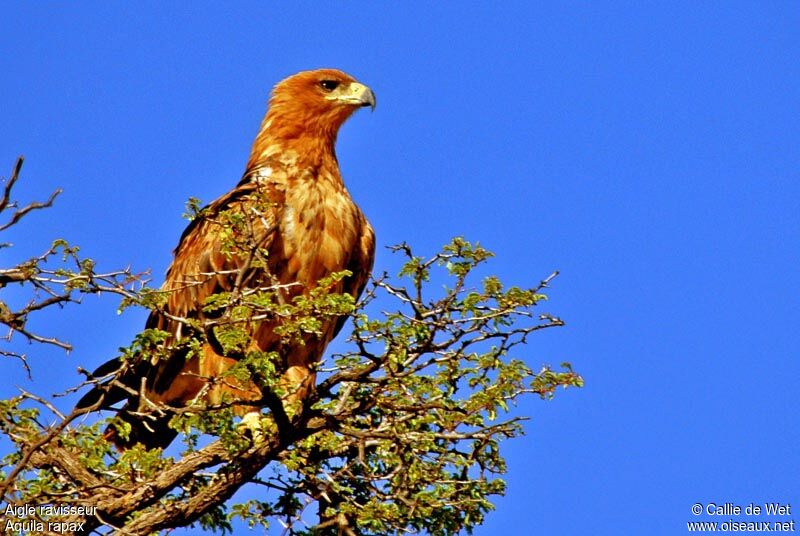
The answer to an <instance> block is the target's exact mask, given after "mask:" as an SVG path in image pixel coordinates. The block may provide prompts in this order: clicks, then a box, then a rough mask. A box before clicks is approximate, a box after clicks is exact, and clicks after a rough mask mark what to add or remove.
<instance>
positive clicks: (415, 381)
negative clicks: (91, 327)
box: [0, 159, 582, 535]
mask: <svg viewBox="0 0 800 536" xmlns="http://www.w3.org/2000/svg"><path fill="white" fill-rule="evenodd" d="M21 165H22V160H21V159H20V160H19V161H18V162H17V165H16V166H15V168H14V170H13V172H12V174H11V176H10V178H9V179H8V180H7V181H6V183H5V186H4V189H3V194H2V199H0V222H2V221H5V223H0V231H4V230H6V229H8V228H10V227H12V226H14V225H17V224H18V223H19V222H20V221H21V220H22V219H23V218H24V217H25V216H27V215H28V214H29V213H31V212H33V211H36V210H39V209H45V208H47V207H49V206H50V205H52V203H53V201H54V200H55V198H56V196H57V195H58V192H55V193H54V194H53V195H52V196H51V197H50V198H49V199H48V200H47V201H46V202H42V203H37V202H33V203H29V204H27V205H24V206H21V205H20V204H18V203H16V202H15V201H14V200H13V196H12V190H13V187H14V184H15V183H16V181H17V180H18V178H19V172H20V168H21ZM190 206H191V207H192V210H190V213H192V214H195V215H196V212H197V210H196V207H197V206H198V205H197V204H196V203H194V202H190ZM225 225H227V226H229V228H230V229H231V236H232V237H234V236H235V237H240V238H239V239H238V240H241V237H242V236H245V237H246V236H247V235H246V233H244V234H243V230H246V229H247V228H248V226H249V223H248V222H242V221H241V220H238V219H237V218H235V217H230V218H228V221H225ZM245 241H246V240H245ZM241 246H242V244H241V243H239V244H238V245H237V244H236V243H231V247H232V248H235V247H241ZM0 247H10V246H9V245H8V244H3V245H1V246H0ZM391 249H392V251H394V252H395V253H396V254H397V255H400V256H402V258H403V259H404V264H403V267H402V269H401V270H400V272H399V274H398V275H397V276H396V277H390V276H389V275H387V274H385V273H384V274H378V275H377V276H376V277H374V279H373V280H372V282H371V283H370V285H369V287H368V289H367V291H366V292H365V293H364V296H363V297H362V298H361V300H360V301H359V302H358V303H354V302H353V300H352V298H351V297H349V296H346V295H339V294H334V293H331V292H330V291H329V290H328V289H329V288H330V287H331V286H333V285H332V283H333V282H335V281H336V280H337V279H338V278H341V277H345V276H346V275H347V273H346V272H345V273H339V274H333V275H332V276H331V277H330V278H328V279H327V280H323V281H321V282H320V284H319V285H318V286H317V287H316V288H315V289H314V290H313V291H311V292H309V293H308V294H307V295H305V296H301V297H298V298H296V299H295V300H294V301H293V302H292V303H284V302H282V301H281V300H280V299H279V296H280V293H279V292H278V291H277V290H278V289H276V288H275V287H261V288H256V289H252V288H249V289H236V290H235V291H234V292H230V293H225V294H220V295H216V296H213V297H212V298H211V299H209V300H208V302H207V303H206V307H207V308H208V310H214V311H216V312H217V313H218V314H214V315H210V316H211V317H212V318H213V320H210V321H206V322H205V323H203V324H200V323H198V321H196V320H192V319H183V321H185V322H186V323H187V324H188V325H189V326H190V327H191V328H192V329H191V330H188V331H190V332H191V333H192V336H191V337H188V338H186V339H184V340H182V341H181V342H180V343H179V344H181V345H185V346H186V349H187V350H188V351H187V354H188V355H190V356H191V355H192V352H193V351H196V350H197V349H198V348H199V347H200V346H201V345H202V344H203V342H204V340H205V339H204V337H205V335H204V333H207V332H208V331H209V330H214V334H215V337H216V338H217V339H218V340H219V341H221V342H222V343H223V345H224V346H225V347H226V349H228V350H231V351H233V350H236V351H238V352H239V354H238V355H240V356H241V357H242V358H241V360H240V361H239V363H238V364H237V366H235V367H233V368H232V369H231V370H230V371H228V373H227V374H228V375H231V376H233V377H235V378H236V379H237V380H245V381H252V382H255V383H256V384H257V385H258V386H259V388H260V389H261V391H262V393H263V396H262V398H261V399H260V400H256V401H247V402H242V401H236V400H223V401H222V402H221V403H218V404H215V405H211V404H208V403H206V402H203V401H202V400H198V401H196V402H195V403H193V404H191V405H189V406H186V407H167V406H164V405H158V406H156V405H154V407H153V408H152V412H158V413H159V414H161V415H163V414H167V415H170V416H171V421H170V425H171V426H172V427H174V428H175V429H176V430H179V431H180V432H181V436H180V437H181V439H182V443H181V445H180V447H172V448H170V449H168V450H167V452H166V453H165V452H162V451H161V450H160V449H157V450H149V451H148V450H144V449H142V448H140V447H138V446H137V447H134V448H131V449H129V450H126V451H123V452H119V451H116V450H115V449H114V448H113V447H112V446H110V445H109V443H108V442H107V441H106V440H105V439H104V437H103V432H102V430H103V428H104V427H105V426H106V425H107V424H108V423H109V422H113V423H115V426H116V429H117V430H120V431H121V433H123V434H124V433H125V423H124V422H122V421H120V420H118V419H116V418H115V417H114V416H113V415H111V416H108V417H106V418H102V419H98V420H97V421H96V422H93V423H91V424H85V420H86V419H85V415H86V414H87V413H91V412H94V411H96V410H97V409H98V408H100V407H101V405H102V397H101V399H100V400H98V401H97V402H96V403H95V404H93V405H92V406H91V407H88V408H85V409H77V410H72V411H64V410H63V408H59V407H57V405H56V404H55V403H54V401H53V400H52V398H51V395H52V393H40V394H34V393H31V392H28V391H20V392H19V394H18V395H17V396H15V397H13V398H11V399H8V400H2V401H0V432H2V434H3V435H4V436H5V438H6V439H7V440H10V442H11V443H12V444H13V445H14V449H13V450H12V451H11V452H8V453H6V455H5V456H4V458H3V459H2V462H0V496H2V502H3V504H2V505H0V506H1V507H2V508H0V520H2V524H3V528H4V529H5V530H6V531H8V530H9V529H10V530H11V531H15V530H16V531H20V530H27V531H30V532H35V533H41V534H49V533H52V534H56V533H57V534H65V533H74V534H89V533H95V534H108V533H118V534H130V535H149V534H154V533H159V532H160V531H162V530H166V529H170V528H175V527H182V526H187V525H191V524H197V525H200V526H201V527H203V528H205V529H208V530H212V531H218V532H223V533H225V532H232V530H233V529H232V526H231V521H232V520H233V519H234V518H241V519H242V520H244V521H245V522H246V523H248V524H249V525H250V526H251V527H254V526H257V525H260V526H264V527H267V526H269V524H270V523H275V522H279V523H281V524H282V525H283V527H284V531H283V533H284V534H291V535H310V534H321V535H324V534H346V535H382V534H395V533H404V532H412V533H415V532H422V533H429V534H434V535H449V534H458V533H462V532H466V533H469V532H471V530H472V529H473V528H474V527H476V526H478V525H479V524H481V523H482V522H483V520H484V516H485V515H486V513H487V512H488V511H490V510H491V509H492V508H493V507H492V502H491V500H492V498H493V497H494V496H498V495H501V494H503V493H504V490H505V484H504V482H503V480H502V478H501V476H502V474H503V473H504V472H505V471H506V465H505V462H504V458H503V455H502V451H501V446H502V441H503V440H505V439H510V438H514V437H516V436H518V435H520V434H521V433H522V421H523V418H522V417H519V416H510V415H509V404H513V403H514V402H515V401H516V400H517V399H518V398H519V397H521V396H525V395H534V396H539V397H541V398H543V399H549V398H552V397H553V395H554V393H555V392H556V389H557V387H559V386H562V387H569V386H581V385H582V379H581V377H580V376H579V375H578V374H576V373H575V372H573V371H572V369H571V367H570V365H569V364H567V363H562V365H561V367H560V368H559V369H553V368H551V367H550V366H547V365H545V366H542V367H541V368H539V369H538V370H536V371H534V370H532V369H531V368H530V366H529V365H527V364H526V362H525V360H524V359H522V355H523V354H524V351H525V350H526V344H527V343H528V342H529V337H530V336H531V335H532V334H533V333H534V332H536V331H539V330H542V329H546V328H550V327H555V326H561V325H563V322H562V321H561V320H560V319H558V318H557V317H555V316H552V315H550V314H547V313H541V312H538V307H539V305H540V303H541V302H542V301H543V300H545V295H544V294H543V291H544V290H545V288H546V287H547V285H548V283H550V281H551V280H552V279H553V277H555V274H552V275H550V276H549V277H547V278H545V279H544V280H542V281H541V282H539V283H538V284H535V285H533V286H532V287H531V288H519V287H505V286H504V285H503V284H502V283H501V281H500V280H499V279H498V278H496V277H493V276H489V277H484V278H483V279H481V280H477V276H476V275H475V268H476V267H477V266H479V265H481V264H483V263H485V262H487V261H488V260H489V259H490V258H491V257H492V254H491V253H490V252H489V251H487V250H485V249H483V248H482V247H481V246H480V245H478V244H471V243H469V242H467V241H466V240H464V239H461V238H456V239H453V240H452V241H451V242H450V243H449V244H447V245H446V246H444V247H443V248H442V250H441V251H440V252H439V253H437V254H435V255H433V256H431V257H428V258H424V257H420V256H417V255H415V254H414V253H413V252H412V249H411V247H410V246H409V245H407V244H401V245H399V246H395V247H393V248H391ZM256 260H257V259H256ZM54 263H55V264H56V266H53V264H54ZM145 275H146V274H137V273H134V272H132V271H131V270H129V269H127V270H120V271H112V272H106V273H101V272H98V271H97V270H96V264H95V262H94V261H92V260H91V259H88V258H84V257H82V256H81V255H80V254H79V251H78V249H77V248H75V247H72V246H70V245H69V244H68V243H67V242H66V241H64V240H56V241H55V242H53V244H52V245H51V246H50V247H49V248H46V249H45V250H44V252H43V253H42V254H41V255H40V256H37V257H34V258H32V259H29V260H28V261H26V262H22V263H19V264H17V265H15V266H12V267H9V268H2V269H0V288H3V287H5V286H6V285H9V284H16V285H20V288H21V290H23V291H27V292H28V293H29V299H28V300H27V301H25V304H24V305H23V306H20V307H18V308H16V309H15V308H13V307H11V306H9V305H8V304H6V303H4V302H3V301H0V322H2V324H3V325H5V327H6V328H7V329H8V332H7V335H6V337H5V340H6V341H8V340H10V339H11V338H12V337H23V338H26V339H28V340H29V341H31V342H34V343H38V344H51V345H56V346H59V347H61V348H64V349H69V345H68V344H67V343H66V342H64V341H61V340H59V339H57V338H54V337H52V336H49V335H48V334H43V333H35V332H33V331H32V330H31V329H29V328H28V319H29V318H30V316H31V315H34V314H36V313H38V312H40V311H42V310H44V309H47V308H51V307H55V306H58V305H64V304H69V303H77V302H79V301H80V298H81V296H83V295H85V294H115V295H118V296H120V297H121V299H122V303H121V308H125V307H130V306H136V307H146V308H149V309H151V310H156V309H158V308H159V307H160V306H161V304H163V303H164V300H165V296H164V295H163V293H162V292H160V291H158V290H157V289H154V288H151V287H150V286H148V284H147V280H146V277H145ZM441 281H446V283H445V284H444V286H441V285H440V284H439V283H440V282H441ZM434 282H435V283H434ZM342 315H346V316H348V317H349V321H350V322H349V325H350V330H349V338H348V343H349V344H348V347H347V350H346V351H344V352H342V353H340V354H335V355H329V356H326V357H325V358H324V359H323V360H322V361H321V362H320V364H319V366H318V371H317V378H318V383H317V386H316V388H315V389H314V390H313V392H312V393H311V394H310V395H309V396H308V397H306V398H305V399H304V400H302V401H301V402H300V403H298V404H293V405H292V404H284V403H282V402H281V401H282V400H284V399H285V398H286V393H285V392H284V391H285V386H283V385H282V383H281V381H280V374H279V371H278V370H277V368H278V367H277V365H276V363H278V362H279V359H278V358H279V356H276V355H271V354H265V353H263V352H254V351H249V350H247V349H246V341H245V340H243V339H244V337H245V334H246V331H245V329H244V327H243V326H245V325H246V324H247V323H248V322H252V321H258V320H261V319H265V318H276V317H278V318H280V319H281V330H282V336H283V337H285V338H286V339H287V340H300V339H302V338H303V337H309V336H313V335H314V334H315V332H316V330H318V328H319V326H320V321H321V319H325V318H330V317H334V316H342ZM209 322H211V323H213V325H212V324H209ZM165 335H166V334H165V333H163V332H159V331H157V330H145V331H144V332H142V333H140V334H138V335H137V336H136V337H135V338H134V340H133V342H132V343H131V344H130V345H129V346H128V347H126V348H123V349H121V355H122V357H123V362H124V363H125V366H126V367H135V366H136V365H137V364H138V363H142V362H143V361H145V360H150V359H151V358H153V356H158V355H162V354H163V353H164V352H167V351H174V350H175V348H164V340H165ZM0 355H2V356H5V357H6V358H17V359H19V360H20V362H21V366H23V367H25V368H26V369H29V367H36V366H40V364H39V363H36V362H35V361H34V360H32V359H29V358H27V357H26V356H25V355H22V354H21V353H19V352H15V351H13V350H10V349H7V348H3V347H0ZM79 372H81V373H82V374H83V375H84V380H83V381H82V382H80V384H79V385H76V386H75V388H74V389H70V391H69V392H73V391H78V390H81V389H84V388H87V387H88V386H96V385H98V384H100V385H105V386H111V385H114V382H115V379H116V377H115V376H113V375H111V376H108V377H100V378H96V377H93V376H92V375H91V374H89V373H87V372H86V371H84V370H83V369H79ZM223 381H224V378H223ZM242 404H246V405H248V406H250V409H252V407H253V406H255V407H256V408H258V409H259V410H260V411H261V415H262V419H261V423H260V427H259V428H258V429H256V430H254V429H252V428H251V427H246V426H242V425H241V423H239V420H238V418H237V417H236V416H235V415H236V412H235V409H236V407H237V405H242ZM140 417H141V418H142V419H146V418H148V415H147V414H142V415H141V416H140ZM243 486H251V487H252V488H254V491H251V493H250V494H249V495H250V496H257V497H258V499H252V500H236V498H234V497H233V496H234V494H235V493H236V492H237V491H238V490H239V489H241V488H242V487H243ZM30 505H34V506H35V508H34V509H33V510H31V509H30V508H26V507H28V506H30ZM15 523H16V524H15ZM25 523H27V525H24V524H25Z"/></svg>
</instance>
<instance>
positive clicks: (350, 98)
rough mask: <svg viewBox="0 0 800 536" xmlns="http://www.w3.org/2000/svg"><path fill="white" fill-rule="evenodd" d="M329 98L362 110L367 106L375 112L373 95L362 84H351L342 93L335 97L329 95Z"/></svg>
mask: <svg viewBox="0 0 800 536" xmlns="http://www.w3.org/2000/svg"><path fill="white" fill-rule="evenodd" d="M329 98H331V99H334V100H337V101H339V102H343V103H345V104H351V105H355V106H360V107H362V108H363V107H365V106H369V107H370V108H372V110H373V111H374V110H375V104H376V101H375V93H373V92H372V90H371V89H370V88H368V87H367V86H365V85H364V84H359V83H358V82H353V83H351V84H350V85H349V86H348V87H347V88H346V89H345V90H344V91H342V92H341V93H339V94H338V95H335V96H334V95H331V97H329Z"/></svg>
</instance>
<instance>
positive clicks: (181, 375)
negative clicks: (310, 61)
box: [78, 69, 375, 448]
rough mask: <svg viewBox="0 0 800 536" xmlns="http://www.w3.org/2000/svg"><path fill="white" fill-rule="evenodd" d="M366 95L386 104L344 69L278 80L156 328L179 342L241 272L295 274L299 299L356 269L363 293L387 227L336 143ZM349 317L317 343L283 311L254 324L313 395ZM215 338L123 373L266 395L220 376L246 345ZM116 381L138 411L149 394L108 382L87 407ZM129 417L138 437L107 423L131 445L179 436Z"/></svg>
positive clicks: (116, 395)
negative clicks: (240, 236) (242, 226)
mask: <svg viewBox="0 0 800 536" xmlns="http://www.w3.org/2000/svg"><path fill="white" fill-rule="evenodd" d="M362 106H372V107H374V106H375V97H374V94H373V93H372V91H371V90H370V89H369V88H367V87H366V86H363V85H361V84H359V83H358V82H356V81H355V80H354V79H353V78H352V77H350V76H349V75H347V74H345V73H343V72H341V71H338V70H334V69H321V70H316V71H305V72H301V73H298V74H296V75H294V76H291V77H289V78H287V79H285V80H283V81H282V82H280V83H278V84H277V85H276V86H275V88H274V90H273V92H272V95H271V98H270V101H269V108H268V111H267V114H266V116H265V117H264V120H263V122H262V124H261V129H260V130H259V133H258V135H257V136H256V140H255V143H254V144H253V149H252V152H251V154H250V159H249V161H248V163H247V168H246V170H245V173H244V176H243V178H242V179H241V181H240V182H239V184H238V185H237V186H236V188H234V189H233V190H231V191H230V192H228V193H227V194H225V195H223V196H222V197H220V198H219V199H217V200H216V201H214V202H212V203H211V204H209V205H208V206H207V207H206V208H205V209H204V210H203V211H202V212H201V215H200V216H199V217H197V218H196V219H195V220H193V221H192V223H190V224H189V226H188V227H187V228H186V230H185V231H184V232H183V235H182V236H181V239H180V242H179V243H178V246H177V248H176V249H175V258H174V260H173V262H172V265H171V266H170V267H169V270H168V271H167V276H166V281H165V283H164V286H163V289H164V290H166V291H168V292H169V294H168V300H167V303H166V306H165V307H164V310H163V312H158V311H157V312H154V313H152V314H151V316H150V318H149V319H148V322H147V327H148V328H158V329H161V330H164V331H166V332H168V333H169V334H170V337H169V340H168V341H167V345H168V346H167V347H170V346H172V345H174V344H175V343H176V342H178V341H179V340H180V339H181V338H182V337H185V336H186V334H187V333H188V331H189V329H190V328H189V327H188V326H187V324H185V323H183V322H180V321H179V320H178V319H180V318H188V319H197V320H207V316H208V314H206V313H204V312H203V306H204V304H205V301H206V298H208V297H209V296H212V295H213V294H216V293H220V292H229V291H232V290H234V288H235V287H236V286H237V283H238V285H239V286H240V287H241V288H256V287H262V286H265V285H270V284H276V283H277V284H281V285H288V286H286V287H284V289H283V290H282V291H281V295H282V299H285V300H286V301H287V302H290V301H291V299H292V298H293V297H294V296H297V295H298V294H300V293H306V292H308V291H309V290H310V289H312V288H314V286H315V285H316V284H317V282H318V281H319V280H320V279H321V278H323V277H326V276H328V275H330V274H331V273H333V272H339V271H342V270H350V271H351V272H352V274H353V275H352V276H350V277H346V278H345V279H343V280H342V281H340V282H339V283H338V284H337V285H336V286H335V287H334V288H333V289H332V290H333V291H334V292H342V293H349V294H351V295H352V296H354V297H356V298H357V297H358V296H359V294H360V293H361V292H362V290H363V289H364V286H365V285H366V282H367V279H368V277H369V273H370V270H371V268H372V262H373V258H374V250H375V236H374V233H373V231H372V228H371V227H370V225H369V223H368V222H367V220H366V219H365V217H364V215H363V214H362V213H361V210H359V208H358V207H357V206H356V205H355V203H354V202H353V200H352V199H351V198H350V194H349V193H348V192H347V189H346V188H345V186H344V183H343V182H342V178H341V176H340V173H339V166H338V163H337V160H336V154H335V152H334V144H335V142H336V135H337V132H338V130H339V127H340V126H341V125H342V124H343V123H344V122H345V121H346V120H347V118H348V117H350V115H352V114H353V112H354V111H356V110H357V109H358V108H359V107H362ZM225 214H228V215H231V214H232V215H234V216H235V215H241V216H242V217H243V218H244V219H245V220H246V221H248V222H250V223H248V224H247V225H248V226H249V228H250V232H249V233H248V234H249V236H248V244H250V245H253V246H257V247H259V248H260V249H261V251H265V252H266V253H267V255H268V257H267V262H266V264H267V267H266V269H264V268H259V267H257V266H259V263H251V259H249V258H248V255H247V252H246V251H239V252H236V253H234V254H231V252H230V251H229V249H228V250H226V242H225V238H224V236H223V233H222V229H223V224H222V222H221V221H220V220H221V219H224V215H225ZM245 249H246V248H245ZM253 264H254V265H255V266H256V267H254V266H253ZM341 320H343V319H341V318H340V319H339V320H338V321H337V320H336V319H333V320H329V321H326V322H325V323H324V324H323V326H322V329H321V335H318V336H312V337H307V338H306V341H305V344H299V343H295V344H289V345H287V344H285V343H282V342H281V340H280V337H278V336H277V335H276V334H275V333H274V329H275V327H276V326H277V325H278V324H277V320H266V321H262V322H260V323H251V324H250V325H249V326H248V333H249V334H250V337H251V342H250V345H249V347H250V348H251V349H257V350H262V351H267V352H268V351H279V352H280V354H281V358H282V364H281V365H282V374H283V376H282V380H281V381H282V383H283V384H285V386H286V387H287V389H288V390H290V391H291V392H292V395H291V396H292V397H293V398H301V397H302V396H303V395H304V394H305V393H306V392H307V391H308V389H309V388H310V387H311V386H312V385H313V382H314V364H315V363H317V362H318V361H319V359H320V358H321V357H322V353H323V351H324V350H325V347H326V346H327V345H328V343H329V342H330V341H331V339H333V337H335V336H336V333H337V332H338V331H339V329H341V325H342V322H341ZM206 338H207V340H208V342H207V343H206V344H205V345H204V347H203V349H202V354H203V355H202V357H201V358H199V359H198V358H191V359H189V360H187V359H185V352H183V353H182V352H180V351H172V352H171V354H169V355H167V356H166V357H165V358H161V359H159V360H156V361H154V362H152V363H145V364H142V365H140V366H138V367H135V368H133V369H129V370H127V371H126V372H124V373H123V374H122V377H121V378H119V381H120V382H121V383H124V384H125V385H127V386H129V388H130V389H132V390H134V391H139V390H140V389H141V387H140V386H141V384H142V379H144V393H145V395H146V397H147V399H149V400H150V401H151V402H153V403H155V404H159V403H164V404H167V405H170V406H182V405H185V404H187V403H188V402H189V401H191V400H193V399H194V398H195V397H197V396H198V395H201V396H203V397H205V398H206V399H207V400H209V401H211V402H217V401H219V400H220V399H221V398H222V397H223V396H225V395H226V394H227V395H230V397H232V398H234V399H244V400H254V399H258V398H260V397H261V392H260V390H259V389H258V388H257V387H256V386H255V385H253V384H249V383H248V384H244V385H242V384H233V383H232V382H231V381H222V382H220V381H216V382H215V381H213V378H215V377H217V376H219V374H220V373H222V372H224V371H225V370H227V369H228V368H229V367H230V366H231V365H232V364H233V363H235V360H236V356H228V357H226V356H223V355H222V348H221V346H220V344H219V343H218V342H216V341H215V337H214V332H213V331H212V330H209V331H208V332H207V333H206ZM119 365H120V362H119V361H118V360H117V361H116V363H115V362H109V363H107V364H106V365H104V366H103V367H101V368H100V369H98V371H97V372H96V373H95V374H96V376H100V375H104V374H108V373H110V372H113V371H114V370H116V369H117V368H119ZM104 392H105V397H104V400H103V402H102V406H103V407H108V406H110V405H112V404H115V403H117V402H119V401H121V400H125V399H127V405H126V409H127V410H134V411H136V410H141V409H143V408H144V406H145V405H146V404H144V403H143V401H142V400H140V399H139V398H140V397H138V396H134V395H132V394H131V392H130V391H126V390H124V389H120V388H110V387H108V386H107V385H101V386H98V387H95V388H94V389H93V390H92V391H91V392H89V393H88V394H87V395H86V396H84V398H83V399H82V400H81V402H79V404H78V406H79V407H90V406H92V405H94V404H96V403H97V401H99V399H100V396H101V393H104ZM120 416H121V417H122V418H123V419H124V420H126V421H127V422H128V423H130V424H131V427H132V432H131V434H130V439H129V440H128V441H123V440H122V439H121V438H120V437H118V435H117V434H116V431H115V430H114V429H113V428H112V429H109V431H108V433H107V437H109V438H110V439H112V440H113V441H115V443H117V445H118V446H120V447H126V446H129V445H131V444H133V443H136V442H140V443H142V444H143V445H145V446H146V447H148V448H152V447H164V446H166V445H168V444H169V443H170V442H171V441H172V439H174V437H175V435H176V434H175V432H174V431H172V430H171V429H170V428H169V427H168V426H167V422H166V419H160V420H159V419H157V418H154V419H145V421H147V422H144V421H143V420H142V419H140V418H138V417H134V416H132V415H131V414H130V413H129V412H126V411H125V410H123V411H122V412H121V413H120Z"/></svg>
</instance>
